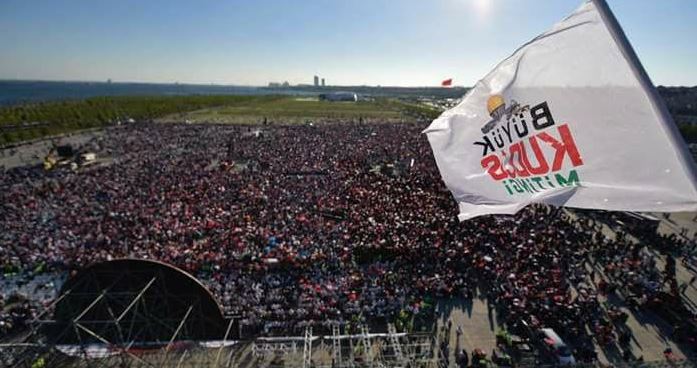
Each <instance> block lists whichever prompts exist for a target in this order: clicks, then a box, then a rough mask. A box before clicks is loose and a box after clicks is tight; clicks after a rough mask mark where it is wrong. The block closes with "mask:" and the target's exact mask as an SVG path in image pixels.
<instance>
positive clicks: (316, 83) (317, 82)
mask: <svg viewBox="0 0 697 368" xmlns="http://www.w3.org/2000/svg"><path fill="white" fill-rule="evenodd" d="M315 87H319V77H318V76H316V75H315Z"/></svg>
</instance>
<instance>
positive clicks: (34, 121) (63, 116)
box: [0, 95, 279, 145]
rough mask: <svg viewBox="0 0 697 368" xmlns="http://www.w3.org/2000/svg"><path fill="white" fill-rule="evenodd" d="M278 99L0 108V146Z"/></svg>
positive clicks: (119, 100) (125, 99)
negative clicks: (194, 111) (129, 120)
mask: <svg viewBox="0 0 697 368" xmlns="http://www.w3.org/2000/svg"><path fill="white" fill-rule="evenodd" d="M273 98H279V97H278V96H232V95H192V96H113V97H94V98H88V99H85V100H75V101H60V102H45V103H36V104H27V105H18V106H8V107H3V108H0V145H6V144H11V143H16V142H21V141H26V140H30V139H34V138H39V137H43V136H47V135H55V134H61V133H66V132H70V131H75V130H80V129H87V128H95V127H102V126H108V125H111V124H114V123H116V122H117V121H126V120H127V119H133V120H136V121H148V120H152V119H156V118H160V117H163V116H166V115H171V114H177V113H185V112H188V111H193V110H199V109H204V108H210V107H216V106H225V105H234V104H239V103H249V102H252V101H254V100H261V99H266V100H268V99H273Z"/></svg>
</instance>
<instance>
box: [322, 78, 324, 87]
mask: <svg viewBox="0 0 697 368" xmlns="http://www.w3.org/2000/svg"><path fill="white" fill-rule="evenodd" d="M322 87H324V78H322Z"/></svg>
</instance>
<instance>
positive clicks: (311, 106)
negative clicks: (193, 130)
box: [158, 97, 437, 124]
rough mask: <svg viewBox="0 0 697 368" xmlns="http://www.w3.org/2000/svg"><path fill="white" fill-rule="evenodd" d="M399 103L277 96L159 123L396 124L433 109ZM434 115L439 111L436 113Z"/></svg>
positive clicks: (391, 101) (180, 116) (169, 118)
mask: <svg viewBox="0 0 697 368" xmlns="http://www.w3.org/2000/svg"><path fill="white" fill-rule="evenodd" d="M420 109H426V108H425V107H420V106H417V105H411V104H406V103H403V102H399V101H396V100H387V99H384V100H376V101H360V102H329V101H319V100H317V99H316V98H299V97H275V98H262V99H255V100H249V101H240V102H239V103H235V104H228V105H225V106H219V107H212V108H205V109H201V110H196V111H191V112H187V113H183V114H172V115H168V116H165V117H163V118H161V119H158V120H159V121H165V122H168V121H169V122H178V121H182V120H189V121H191V122H194V123H202V122H210V123H228V124H234V123H256V122H258V121H260V120H261V119H264V118H266V119H267V121H269V122H280V123H295V122H304V121H308V120H310V121H312V120H321V119H359V118H364V119H384V120H385V121H394V120H396V119H400V118H405V119H406V118H409V117H414V116H416V115H417V114H419V113H422V114H423V113H429V112H431V111H430V110H424V111H421V110H420ZM432 113H433V114H437V112H435V111H433V112H432Z"/></svg>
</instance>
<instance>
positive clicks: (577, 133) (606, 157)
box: [425, 0, 697, 220]
mask: <svg viewBox="0 0 697 368" xmlns="http://www.w3.org/2000/svg"><path fill="white" fill-rule="evenodd" d="M425 132H426V133H427V135H428V140H429V142H430V143H431V147H432V149H433V153H434V155H435V158H436V162H437V164H438V168H439V169H440V172H441V175H442V177H443V180H444V181H445V183H446V185H447V186H448V188H449V189H450V191H451V192H452V193H453V196H454V197H455V199H456V200H457V202H458V204H459V207H460V215H459V218H460V220H465V219H468V218H472V217H475V216H479V215H484V214H494V213H502V214H511V213H515V212H517V211H518V210H520V209H521V208H523V207H525V206H526V205H528V204H530V203H547V204H552V205H558V206H561V205H563V206H570V207H581V208H597V209H607V210H631V211H687V210H697V180H696V177H697V175H696V171H695V166H694V162H692V159H691V157H690V156H689V154H688V153H687V150H686V147H685V144H684V142H683V141H682V139H681V138H680V136H679V134H678V133H677V129H676V128H675V125H674V123H673V122H672V120H671V118H670V116H669V115H668V113H667V111H666V109H665V105H664V104H663V103H662V102H661V101H660V98H658V95H657V92H656V90H655V88H654V87H653V85H652V84H651V82H650V80H649V79H648V77H647V76H646V73H645V71H644V70H643V68H642V67H641V64H640V63H639V61H638V59H637V58H636V55H635V54H634V52H633V50H632V48H631V46H630V45H629V43H628V42H627V40H626V38H625V37H624V34H623V33H622V31H621V29H620V28H619V25H618V24H617V21H616V20H615V18H614V17H613V15H612V13H611V12H610V11H609V9H608V8H607V4H605V3H604V2H603V1H602V0H593V1H588V2H586V3H584V4H583V5H582V6H581V7H580V8H578V9H577V10H576V11H575V12H574V13H573V14H571V15H570V16H569V17H567V18H566V19H564V20H563V21H561V22H560V23H558V24H556V25H555V26H554V27H553V28H552V29H551V30H550V31H548V32H546V33H544V34H542V35H540V36H538V37H536V38H535V39H533V40H532V41H530V42H528V43H526V44H525V45H523V46H522V47H520V48H519V49H518V50H516V51H515V53H513V55H511V56H510V57H509V58H507V59H506V60H504V61H503V62H501V63H500V64H499V65H498V66H496V68H495V69H494V70H493V71H491V72H490V73H489V74H488V75H487V76H486V77H484V79H482V80H480V81H479V82H478V83H477V84H476V85H475V86H474V88H472V89H471V90H470V91H469V92H468V93H467V95H466V96H465V97H464V99H463V101H462V102H461V103H460V104H459V105H457V106H456V107H454V108H453V109H451V110H449V111H446V112H444V113H443V114H442V115H441V116H440V117H439V118H438V119H436V120H434V121H433V123H432V124H431V125H430V126H429V127H428V128H427V129H426V131H425Z"/></svg>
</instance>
